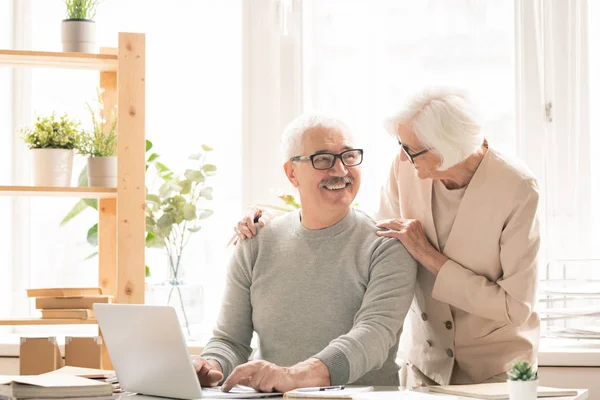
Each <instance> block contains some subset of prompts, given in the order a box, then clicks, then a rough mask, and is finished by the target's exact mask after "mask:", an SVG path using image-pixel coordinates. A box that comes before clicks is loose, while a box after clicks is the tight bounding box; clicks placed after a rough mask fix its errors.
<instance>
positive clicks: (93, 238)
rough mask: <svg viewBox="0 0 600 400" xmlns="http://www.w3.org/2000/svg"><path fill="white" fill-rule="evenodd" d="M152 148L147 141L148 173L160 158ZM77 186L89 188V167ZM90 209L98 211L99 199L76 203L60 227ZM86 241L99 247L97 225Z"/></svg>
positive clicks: (87, 258)
mask: <svg viewBox="0 0 600 400" xmlns="http://www.w3.org/2000/svg"><path fill="white" fill-rule="evenodd" d="M152 147H153V145H152V142H151V141H149V140H146V171H148V168H149V167H150V165H151V164H152V163H153V162H155V161H156V160H157V159H158V157H159V156H158V154H156V153H150V150H151V149H152ZM77 186H81V187H87V186H88V176H87V166H85V167H83V169H82V170H81V172H80V173H79V178H78V180H77ZM88 208H91V209H93V210H96V211H98V200H97V199H81V200H79V201H78V202H77V203H75V205H74V206H73V208H71V210H70V211H69V212H68V213H67V215H65V217H64V218H63V219H62V221H61V222H60V226H64V225H65V224H67V223H68V222H69V221H71V220H73V219H74V218H75V217H77V216H78V215H79V214H81V213H82V212H84V211H85V210H86V209H88ZM86 240H87V242H88V244H89V245H90V246H92V247H93V248H97V247H98V224H97V223H95V224H94V225H92V226H91V227H90V228H89V229H88V230H87V235H86ZM97 255H98V251H97V250H96V251H94V252H92V253H91V254H90V255H88V256H87V257H86V258H85V259H86V260H89V259H90V258H93V257H95V256H97ZM146 276H150V268H149V267H148V266H146Z"/></svg>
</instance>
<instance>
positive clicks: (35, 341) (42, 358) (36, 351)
mask: <svg viewBox="0 0 600 400" xmlns="http://www.w3.org/2000/svg"><path fill="white" fill-rule="evenodd" d="M62 367H63V359H62V355H61V354H60V349H59V348H58V345H57V344H56V337H42V338H27V337H22V338H21V346H20V348H19V373H20V374H21V375H39V374H43V373H46V372H50V371H54V370H56V369H59V368H62Z"/></svg>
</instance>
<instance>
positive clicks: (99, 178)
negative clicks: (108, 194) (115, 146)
mask: <svg viewBox="0 0 600 400" xmlns="http://www.w3.org/2000/svg"><path fill="white" fill-rule="evenodd" d="M87 166H88V167H87V173H88V186H90V187H92V186H93V187H109V188H115V187H117V157H89V158H88V159H87Z"/></svg>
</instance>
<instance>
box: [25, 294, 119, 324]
mask: <svg viewBox="0 0 600 400" xmlns="http://www.w3.org/2000/svg"><path fill="white" fill-rule="evenodd" d="M27 296H28V297H31V298H35V308H36V309H38V310H40V311H41V313H42V319H93V318H95V315H94V310H93V304H94V303H112V296H108V295H103V294H102V288H99V287H93V288H44V289H27Z"/></svg>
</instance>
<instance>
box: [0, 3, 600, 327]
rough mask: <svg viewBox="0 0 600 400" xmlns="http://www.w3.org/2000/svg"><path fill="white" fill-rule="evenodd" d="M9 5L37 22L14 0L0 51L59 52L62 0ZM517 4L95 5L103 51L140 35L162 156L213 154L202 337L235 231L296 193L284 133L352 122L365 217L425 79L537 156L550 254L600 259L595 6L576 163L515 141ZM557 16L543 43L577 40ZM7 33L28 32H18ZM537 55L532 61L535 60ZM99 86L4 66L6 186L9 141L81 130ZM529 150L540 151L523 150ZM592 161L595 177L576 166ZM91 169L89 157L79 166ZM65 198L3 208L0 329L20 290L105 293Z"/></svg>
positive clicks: (0, 22)
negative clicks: (284, 154) (42, 125)
mask: <svg viewBox="0 0 600 400" xmlns="http://www.w3.org/2000/svg"><path fill="white" fill-rule="evenodd" d="M16 2H19V3H21V4H24V3H25V4H28V5H29V6H28V7H25V8H26V9H27V10H29V11H30V13H25V15H21V14H20V13H19V12H15V10H13V9H12V7H11V4H12V3H15V2H14V1H13V2H11V1H8V0H3V1H0V47H2V48H11V47H14V46H15V45H14V44H15V43H17V44H19V46H16V48H31V49H36V50H55V51H59V50H60V20H61V19H62V13H63V11H62V8H63V3H62V1H59V0H17V1H16ZM520 3H521V2H519V1H510V0H502V1H491V0H490V1H477V2H474V1H468V0H456V1H446V0H430V1H409V0H377V1H366V0H364V1H363V0H346V1H342V0H318V1H309V0H305V1H299V0H282V1H277V0H253V1H252V2H245V1H242V0H218V1H217V0H195V1H194V0H177V1H173V0H171V1H169V2H166V1H163V0H154V1H148V0H146V1H142V0H106V1H105V2H104V3H103V4H102V7H101V8H100V9H99V12H98V15H97V18H96V20H97V25H98V35H99V36H98V41H99V43H100V44H101V45H103V46H116V41H117V36H116V32H118V31H134V32H135V31H138V32H145V33H146V35H147V36H146V43H147V49H146V51H147V64H146V65H147V66H146V68H147V80H146V81H147V96H146V106H147V113H146V115H147V121H146V128H147V130H146V134H147V137H148V138H149V139H150V140H152V141H153V142H154V145H155V148H156V150H157V151H158V152H159V153H160V154H161V155H162V156H163V161H164V162H165V163H166V164H167V165H169V166H172V167H173V168H174V169H176V170H180V169H181V168H183V162H184V160H185V158H186V156H187V154H188V153H190V152H193V150H194V148H196V147H198V146H199V145H200V144H202V143H206V144H208V145H211V146H213V147H215V149H216V151H215V152H214V154H213V155H212V157H213V158H212V159H211V161H212V162H213V163H214V164H216V165H217V166H218V169H219V170H218V174H217V177H216V178H215V179H214V181H213V182H214V188H215V191H214V193H215V200H214V201H213V206H214V209H215V214H214V216H213V217H211V218H210V219H209V220H208V222H207V224H206V226H205V229H204V230H203V232H202V233H200V234H198V235H197V236H196V237H195V238H194V240H193V242H191V243H190V245H189V247H188V248H187V249H186V253H187V256H188V257H187V260H186V263H187V266H188V273H189V274H190V275H191V276H192V277H194V278H196V279H197V280H199V281H201V282H203V283H204V284H205V286H206V288H207V290H208V292H207V298H208V301H207V303H206V307H205V308H206V310H205V313H206V318H205V324H204V326H203V330H204V332H208V331H209V330H210V326H211V325H212V321H213V320H214V317H215V315H216V312H217V310H218V306H219V303H220V296H221V290H222V282H223V281H222V278H223V275H224V272H225V265H226V260H227V257H228V254H229V252H228V251H227V250H225V248H224V246H225V244H226V242H227V240H228V238H229V233H230V232H231V226H232V225H233V223H234V221H236V220H237V219H238V218H239V216H240V215H241V213H242V210H243V209H244V207H245V205H246V204H249V203H277V199H276V197H275V194H277V193H279V192H281V191H287V190H289V186H287V184H286V182H285V179H284V177H283V174H282V172H281V166H280V161H279V160H280V158H279V153H278V150H279V134H280V132H281V129H282V128H283V127H284V126H285V124H286V123H287V122H288V121H289V120H290V119H291V118H293V117H294V116H295V115H297V114H298V113H299V112H301V111H302V110H312V109H317V110H321V111H324V112H330V113H334V114H336V115H337V116H339V117H341V118H342V119H344V120H345V121H346V122H347V123H348V124H349V125H350V126H351V128H352V129H353V130H354V132H355V134H356V136H357V142H358V143H357V144H358V145H359V146H362V147H363V148H364V149H365V151H366V153H365V161H364V164H363V173H364V179H363V182H364V183H363V188H362V190H361V193H360V195H359V198H358V199H357V201H358V203H359V204H360V206H361V207H363V208H365V209H366V210H367V211H372V210H374V209H375V208H376V206H377V202H378V196H379V186H380V184H381V183H382V181H383V180H384V179H385V178H386V176H387V172H388V168H389V164H390V162H391V159H392V157H393V156H394V155H395V154H396V153H397V151H398V148H397V144H396V143H395V142H394V140H393V139H392V138H391V137H390V136H389V135H388V134H387V133H385V132H384V131H383V127H382V120H383V118H384V117H385V116H386V115H389V114H390V113H391V112H393V111H394V110H395V109H396V108H397V107H399V106H400V105H401V104H402V102H403V101H404V98H405V97H406V96H407V95H409V94H410V93H412V92H413V91H416V90H419V89H421V88H422V87H424V86H427V85H436V84H445V85H452V86H458V87H462V88H464V89H467V90H469V91H470V93H471V96H472V98H473V100H474V102H475V104H476V105H477V107H478V109H479V111H480V114H481V116H482V121H483V129H484V130H485V134H486V137H487V138H488V140H489V141H490V145H491V146H494V147H495V148H497V149H499V150H501V151H503V152H505V153H506V154H508V155H512V156H515V155H519V156H520V157H521V158H522V159H523V160H524V161H525V162H526V163H531V165H532V168H537V167H536V166H537V164H536V160H539V159H542V160H543V162H542V164H543V165H545V167H544V168H543V171H544V172H543V173H541V174H540V176H538V178H539V179H540V184H541V185H542V194H543V196H544V201H545V202H549V206H548V207H547V208H544V211H543V215H542V220H543V222H544V231H543V232H544V235H545V236H544V240H545V250H544V255H543V256H544V260H548V259H552V258H563V257H574V256H577V257H580V258H591V257H599V254H598V246H597V243H598V241H599V239H600V230H599V229H598V226H599V225H600V224H599V223H600V213H599V212H598V208H597V207H595V206H594V205H595V204H598V202H599V200H600V198H599V195H600V161H599V158H600V157H599V156H600V154H599V153H600V152H599V151H598V150H597V149H598V148H599V145H600V143H599V137H598V134H597V132H598V130H599V129H600V117H598V116H597V113H594V111H593V110H597V109H598V108H599V107H600V78H599V76H598V72H597V71H600V50H599V48H600V47H599V46H597V44H595V43H594V41H593V38H596V37H600V31H598V29H600V28H598V27H596V26H594V24H592V23H591V21H596V20H598V19H599V18H600V11H599V9H600V7H599V6H598V4H597V2H594V1H591V2H589V3H590V4H589V10H588V12H587V13H586V14H585V15H584V17H585V18H586V19H587V20H588V21H590V23H589V33H588V37H589V38H592V39H590V40H589V42H588V43H587V47H586V48H585V49H584V50H585V52H587V51H588V49H589V54H588V56H589V65H588V70H589V72H590V76H589V92H590V107H589V109H590V110H592V112H590V113H587V112H586V113H584V114H582V115H580V117H581V118H583V119H586V120H588V121H589V123H590V129H589V132H588V131H586V132H583V133H582V134H584V135H585V138H584V139H585V140H588V141H589V147H587V148H584V149H583V150H582V149H581V148H578V150H577V151H583V152H579V153H578V152H577V151H575V150H573V148H571V147H564V146H562V144H561V141H564V140H571V139H570V138H571V136H565V135H567V133H566V132H565V133H563V132H561V131H558V132H557V131H552V129H549V128H548V131H546V130H539V131H527V132H519V131H518V130H517V128H516V126H515V125H516V120H517V118H518V116H517V111H516V108H517V101H516V99H517V98H518V97H519V96H521V95H523V93H520V92H519V90H524V89H523V87H518V86H517V85H516V82H515V81H516V74H517V68H518V65H517V59H516V54H517V51H518V48H519V46H520V45H521V44H522V43H523V41H524V38H523V37H520V36H519V35H518V34H517V33H515V32H519V31H518V29H517V22H516V18H515V10H516V5H517V4H520ZM579 3H583V4H586V3H587V2H579ZM579 3H578V4H579ZM546 4H547V5H549V4H555V5H556V4H559V3H556V2H555V1H548V2H546ZM557 9H558V7H555V9H554V14H552V13H551V8H550V7H549V8H548V10H550V11H548V12H547V14H548V15H547V17H546V19H545V23H546V25H545V29H546V32H547V31H548V29H549V27H550V23H549V22H550V21H553V24H554V25H553V27H554V29H555V34H556V35H560V34H563V33H564V32H567V30H568V29H575V28H577V21H576V20H575V19H574V16H573V15H570V14H569V13H560V12H558V11H557ZM594 16H595V18H594ZM13 23H15V24H16V25H18V26H15V27H14V28H15V29H14V31H15V32H17V35H14V32H13ZM574 27H575V28H574ZM563 28H564V29H563ZM561 29H562V30H561ZM563 31H564V32H563ZM556 32H558V33H556ZM561 32H563V33H561ZM569 32H570V31H569ZM529 33H530V32H525V33H524V35H525V34H529ZM564 35H567V33H564ZM549 36H550V35H548V36H547V37H546V39H547V40H548V37H549ZM559 39H560V38H559ZM557 46H558V44H557ZM582 46H583V45H582ZM534 57H535V54H529V53H528V54H525V55H524V58H525V62H533V61H534V60H533V58H534ZM569 57H572V54H571V53H567V52H560V51H557V52H556V53H555V54H554V55H553V58H550V57H548V58H547V59H545V62H546V64H549V65H547V68H548V69H547V71H546V73H547V74H548V76H546V78H547V80H550V78H552V77H549V72H548V71H550V70H551V69H552V68H554V69H555V70H556V71H557V72H556V74H555V77H558V78H556V79H558V80H559V82H553V84H554V85H555V86H556V87H559V86H560V85H561V84H562V85H569V84H571V83H570V82H566V81H562V82H561V81H560V79H562V78H560V76H561V75H560V68H562V65H559V64H560V59H561V58H562V59H569ZM553 76H554V75H553ZM96 84H97V74H96V73H92V72H77V71H66V72H65V71H60V70H31V73H29V72H27V71H24V70H16V69H15V70H14V71H13V70H11V69H8V68H0V89H2V90H0V135H2V136H1V137H2V138H3V139H2V141H3V143H6V144H7V145H6V146H0V179H1V180H2V182H3V184H8V183H10V182H12V183H21V184H23V183H28V182H27V179H28V176H29V175H28V173H29V171H28V164H27V162H28V160H27V159H25V158H24V156H25V155H26V152H24V151H23V146H22V144H21V143H20V141H19V140H18V139H16V138H17V133H16V129H18V128H19V127H20V126H21V125H22V124H25V123H29V122H31V120H32V119H33V117H34V115H35V113H39V114H46V113H49V112H51V111H58V112H63V111H68V112H69V113H70V114H71V115H73V116H78V117H81V118H82V120H83V121H84V122H86V121H87V114H86V113H85V109H84V102H85V101H86V100H92V99H93V96H94V88H95V85H96ZM5 88H6V90H4V89H5ZM549 93H551V92H550V91H548V94H549ZM15 99H17V100H19V101H18V102H15ZM21 99H23V101H20V100H21ZM548 100H554V101H557V104H559V105H560V99H551V98H550V99H544V101H548ZM11 105H12V106H13V107H11ZM543 105H544V104H543V102H542V103H540V104H539V106H540V110H543ZM554 112H555V113H556V114H555V118H556V120H557V121H561V118H563V116H564V115H565V113H566V111H565V110H561V109H560V107H558V109H556V108H555V110H554ZM521 117H522V116H521ZM548 126H550V125H548ZM555 126H556V125H555ZM548 132H551V134H549V133H548ZM569 135H572V133H569ZM573 137H575V138H577V140H580V139H581V137H580V136H577V135H575V136H573ZM525 141H527V142H534V143H538V146H537V147H533V148H531V147H523V146H521V145H520V143H523V142H525ZM13 142H14V148H13V145H12V143H13ZM578 143H579V142H578ZM9 144H10V145H9ZM576 145H577V143H573V146H576ZM578 157H579V158H578ZM583 159H586V160H589V165H588V164H585V163H584V164H583V165H585V168H577V165H579V164H578V161H579V160H583ZM81 165H82V160H79V162H78V164H77V167H76V168H75V172H78V171H79V169H80V168H81ZM567 183H568V185H567ZM565 187H566V188H568V189H566V190H565V189H564V188H565ZM582 188H583V189H585V190H581V189H582ZM581 193H587V195H585V196H582V195H581ZM73 203H74V201H73V200H63V199H31V200H29V199H25V198H22V199H14V200H13V199H9V198H0V206H1V208H0V216H1V217H3V220H5V221H7V222H6V224H1V225H0V235H2V236H1V238H2V240H1V241H0V250H1V251H0V254H2V256H0V257H2V258H0V260H2V262H1V263H0V276H1V277H2V279H0V317H2V316H22V315H24V314H27V313H29V312H32V311H33V310H32V307H31V304H29V303H28V300H27V299H26V298H25V297H24V289H25V288H27V287H34V286H51V285H57V286H58V285H87V284H91V285H93V284H95V279H96V274H97V267H96V262H95V260H91V261H88V262H82V261H81V260H82V259H83V258H84V257H85V256H86V255H87V254H89V252H90V248H89V246H88V245H87V244H86V243H85V233H86V231H87V228H88V227H89V226H91V224H93V221H94V218H95V215H94V214H93V213H92V212H91V211H90V212H88V213H87V214H86V215H82V216H80V217H79V218H78V219H77V221H73V222H72V223H71V224H69V225H68V226H67V227H63V228H58V222H59V221H60V219H61V218H62V216H63V215H64V214H65V213H66V211H67V210H68V209H69V208H70V206H71V204H73ZM584 210H588V211H587V212H584ZM13 216H14V223H13ZM582 232H585V235H584V236H585V240H584V242H585V243H584V244H585V245H584V244H582V243H583V242H582V240H581V237H580V235H581V233H582ZM147 258H148V260H147V263H148V264H149V265H150V267H151V268H152V270H153V272H154V273H155V274H156V276H158V277H160V272H161V265H162V264H163V260H162V259H160V255H158V254H156V253H152V252H149V253H148V256H147ZM153 265H156V266H153ZM163 272H164V270H163ZM12 329H13V328H4V329H2V330H0V332H2V331H5V332H8V331H12ZM14 329H17V330H19V329H23V328H14ZM51 329H52V330H53V331H54V330H55V328H51Z"/></svg>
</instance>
